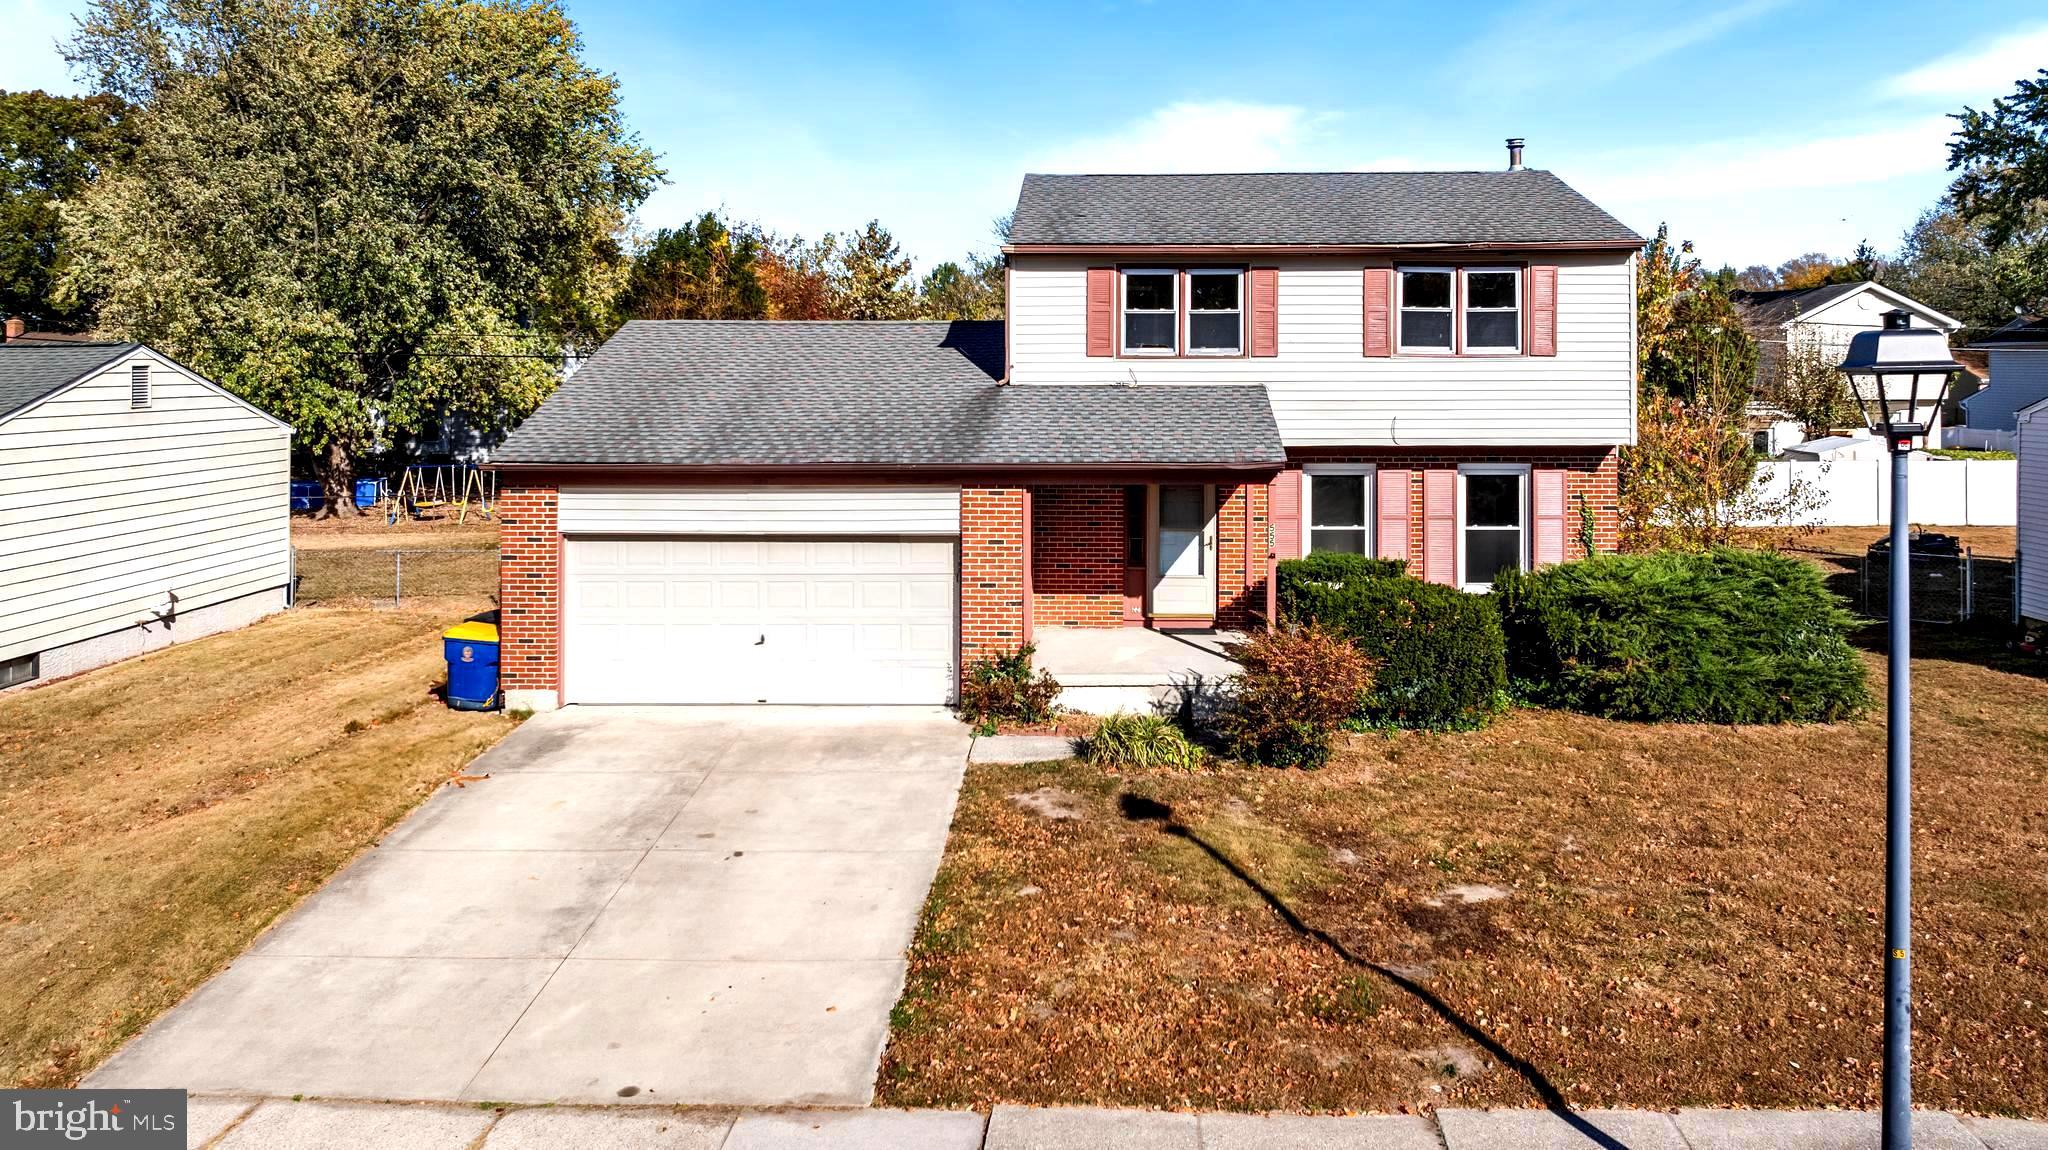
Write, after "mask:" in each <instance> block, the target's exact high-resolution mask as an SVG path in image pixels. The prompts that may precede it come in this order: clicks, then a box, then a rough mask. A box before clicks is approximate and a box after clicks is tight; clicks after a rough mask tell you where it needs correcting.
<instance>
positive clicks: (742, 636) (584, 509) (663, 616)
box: [557, 485, 960, 704]
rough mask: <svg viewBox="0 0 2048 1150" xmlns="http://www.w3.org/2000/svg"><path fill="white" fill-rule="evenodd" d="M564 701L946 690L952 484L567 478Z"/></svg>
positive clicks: (794, 698) (803, 697) (934, 696)
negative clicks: (584, 482) (578, 481)
mask: <svg viewBox="0 0 2048 1150" xmlns="http://www.w3.org/2000/svg"><path fill="white" fill-rule="evenodd" d="M557 516H558V523H559V529H560V531H561V533H562V535H563V536H564V540H565V542H564V547H563V553H562V565H563V571H562V591H563V604H564V611H563V617H562V651H561V659H562V687H563V702H566V703H927V704H933V703H945V702H948V701H950V700H951V699H952V696H953V688H954V674H955V672H954V658H955V652H956V651H957V650H958V646H957V643H956V638H955V628H956V625H957V623H956V621H957V616H958V611H957V607H956V598H955V592H956V586H957V584H956V581H955V556H956V553H957V551H958V536H959V531H960V499H959V490H958V489H957V488H954V487H940V486H930V487H907V486H889V487H828V486H794V485H792V486H783V487H719V486H701V487H589V488H576V487H565V488H564V489H563V490H562V492H561V499H560V505H559V509H558V513H557Z"/></svg>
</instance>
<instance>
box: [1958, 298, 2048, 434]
mask: <svg viewBox="0 0 2048 1150" xmlns="http://www.w3.org/2000/svg"><path fill="white" fill-rule="evenodd" d="M1968 350H1970V351H1978V352H1983V353H1984V354H1985V355H1987V356H1989V357H1990V362H1991V382H1990V383H1988V384H1986V385H1985V386H1984V389H1983V390H1982V391H1979V392H1977V393H1976V394H1975V395H1972V396H1970V397H1969V398H1967V399H1965V400H1963V410H1964V412H1966V413H1967V414H1968V416H1969V421H1970V426H1971V427H1973V428H1976V429H1978V430H1981V431H2012V430H2014V429H2015V428H2016V427H2017V426H2018V425H2017V424H2016V423H2015V421H2014V417H2015V416H2016V415H2018V413H2019V412H2020V411H2021V410H2023V409H2025V408H2028V407H2032V406H2033V405H2034V404H2036V403H2039V402H2041V401H2042V400H2044V399H2048V319H2044V318H2042V317H2040V316H2022V317H2021V318H2019V319H2016V320H2013V321H2012V322H2011V323H2009V324H2006V325H2005V326H2004V327H2002V328H1999V329H1998V330H1997V331H1994V332H1992V333H1991V334H1990V335H1987V336H1985V337H1984V338H1982V339H1980V340H1978V341H1976V342H1975V343H1972V344H1971V345H1970V346H1969V349H1968Z"/></svg>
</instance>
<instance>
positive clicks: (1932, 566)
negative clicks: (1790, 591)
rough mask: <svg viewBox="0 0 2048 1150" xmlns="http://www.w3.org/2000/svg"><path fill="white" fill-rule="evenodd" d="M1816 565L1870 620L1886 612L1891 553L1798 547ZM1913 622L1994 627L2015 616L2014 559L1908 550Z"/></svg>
mask: <svg viewBox="0 0 2048 1150" xmlns="http://www.w3.org/2000/svg"><path fill="white" fill-rule="evenodd" d="M1803 554H1805V555H1806V557H1807V558H1810V559H1813V560H1815V561H1817V562H1819V563H1820V564H1821V565H1822V568H1823V569H1824V570H1826V571H1827V572H1828V573H1829V574H1828V586H1829V589H1830V590H1832V591H1834V593H1835V594H1837V595H1839V596H1841V597H1842V598H1843V599H1844V600H1846V601H1847V602H1848V604H1849V606H1851V607H1853V608H1855V609H1856V610H1857V611H1858V612H1859V613H1860V614H1862V615H1864V616H1865V617H1867V618H1871V619H1884V618H1887V617H1889V616H1890V614H1891V584H1892V568H1891V556H1890V554H1889V553H1888V552H1887V551H1884V550H1882V549H1880V550H1877V551H1875V552H1866V553H1863V554H1853V553H1848V552H1842V551H1833V550H1804V551H1803ZM1906 562H1907V567H1908V571H1909V577H1910V579H1911V580H1912V595H1913V621H1914V622H1915V623H1971V624H1976V625H1979V626H1988V627H1997V626H2001V625H2004V624H2009V623H2015V622H2017V621H2018V619H2019V616H2018V614H2017V611H2018V609H2019V602H2018V598H2017V595H2018V574H2019V571H2018V567H2019V565H2018V562H2017V561H2016V560H2014V559H2013V558H2012V557H2010V556H2004V555H1978V554H1975V553H1974V552H1973V551H1972V550H1971V549H1970V548H1967V547H1965V548H1962V549H1961V550H1959V551H1955V552H1940V551H1934V552H1925V551H1909V552H1907V554H1906Z"/></svg>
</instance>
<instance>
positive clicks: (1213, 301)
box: [1188, 268, 1244, 355]
mask: <svg viewBox="0 0 2048 1150" xmlns="http://www.w3.org/2000/svg"><path fill="white" fill-rule="evenodd" d="M1243 351H1244V282H1243V277H1242V276H1241V275H1240V274H1239V273H1238V272H1236V271H1227V270H1221V269H1217V268H1197V269H1195V270H1193V271H1190V272H1189V273H1188V354H1189V355H1238V354H1241V353H1242V352H1243Z"/></svg>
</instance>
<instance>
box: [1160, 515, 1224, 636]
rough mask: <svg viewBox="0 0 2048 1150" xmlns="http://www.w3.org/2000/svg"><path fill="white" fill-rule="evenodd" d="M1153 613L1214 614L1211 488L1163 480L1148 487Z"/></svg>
mask: <svg viewBox="0 0 2048 1150" xmlns="http://www.w3.org/2000/svg"><path fill="white" fill-rule="evenodd" d="M1151 503H1152V506H1151V520H1152V614H1153V615H1154V616H1155V617H1162V616H1163V617H1166V618H1184V619H1185V618H1211V617H1214V616H1215V614H1216V488H1215V487H1214V486H1213V485H1211V484H1206V483H1162V484H1159V485H1158V486H1157V487H1154V488H1153V489H1152V500H1151Z"/></svg>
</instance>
